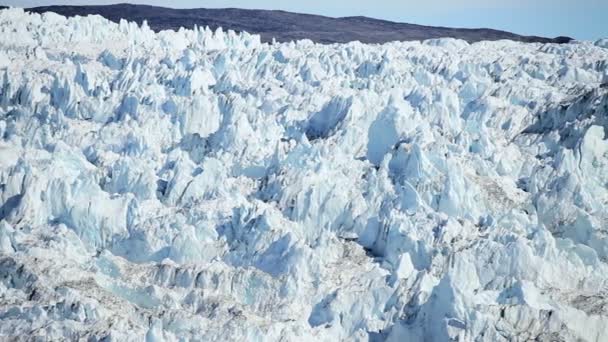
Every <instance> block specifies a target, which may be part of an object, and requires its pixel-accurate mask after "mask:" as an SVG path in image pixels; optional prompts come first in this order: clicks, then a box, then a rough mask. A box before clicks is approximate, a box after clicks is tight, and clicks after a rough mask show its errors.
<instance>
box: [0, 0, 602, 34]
mask: <svg viewBox="0 0 608 342" xmlns="http://www.w3.org/2000/svg"><path fill="white" fill-rule="evenodd" d="M116 2H130V3H146V4H151V5H159V6H167V7H176V8H193V7H240V8H260V9H282V10H287V11H294V12H303V13H313V14H322V15H328V16H334V17H335V16H350V15H365V16H369V17H375V18H382V19H388V20H394V21H400V22H409V23H415V24H423V25H437V26H450V27H489V28H495V29H502V30H507V31H511V32H515V33H520V34H527V35H541V36H552V37H553V36H558V35H566V36H571V37H574V38H577V39H591V40H595V39H598V38H606V37H608V0H509V1H506V0H500V1H498V0H485V1H483V0H423V1H420V0H374V1H370V0H300V1H297V0H296V1H293V0H292V1H279V0H209V1H194V0H176V1H166V0H165V1H162V0H148V1H146V0H141V1H128V0H122V1H121V0H118V1H116V0H115V1H103V0H98V1H95V0H93V1H62V0H55V1H52V0H50V1H49V0H13V1H11V0H9V1H2V0H0V4H3V5H9V6H20V7H30V6H44V5H50V4H71V5H72V4H110V3H116Z"/></svg>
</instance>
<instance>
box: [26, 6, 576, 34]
mask: <svg viewBox="0 0 608 342" xmlns="http://www.w3.org/2000/svg"><path fill="white" fill-rule="evenodd" d="M28 11H30V12H35V13H44V12H49V11H50V12H55V13H58V14H61V15H64V16H68V17H69V16H75V15H80V16H86V15H89V14H98V15H101V16H103V17H105V18H107V19H109V20H111V21H114V22H119V21H120V19H126V20H129V21H135V22H137V23H139V24H141V23H142V22H143V21H144V20H146V21H147V22H148V25H149V26H150V28H152V29H153V30H154V31H161V30H168V29H170V30H178V29H179V28H180V27H185V28H192V27H194V25H198V26H199V27H204V26H209V27H210V28H211V29H216V28H217V27H220V26H221V27H222V28H223V29H224V30H234V31H237V32H240V31H247V32H249V33H254V34H259V35H260V36H261V37H262V41H264V42H270V41H272V39H273V38H274V39H276V40H277V41H279V42H285V41H291V40H298V39H310V40H312V41H315V42H318V43H346V42H350V41H357V40H358V41H361V42H363V43H385V42H389V41H410V40H425V39H432V38H442V37H452V38H459V39H463V40H466V41H468V42H477V41H482V40H499V39H510V40H515V41H522V42H540V43H568V42H570V41H571V40H572V38H568V37H557V38H554V39H551V38H544V37H536V36H520V35H517V34H514V33H510V32H505V31H498V30H492V29H461V28H447V27H432V26H422V25H414V24H405V23H396V22H391V21H386V20H378V19H372V18H367V17H344V18H330V17H324V16H319V15H310V14H299V13H291V12H285V11H268V10H248V9H238V8H225V9H205V8H198V9H173V8H162V7H154V6H146V5H131V4H118V5H108V6H48V7H35V8H30V9H28Z"/></svg>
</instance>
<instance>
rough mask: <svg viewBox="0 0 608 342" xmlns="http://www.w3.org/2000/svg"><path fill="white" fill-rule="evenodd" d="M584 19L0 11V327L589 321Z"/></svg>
mask: <svg viewBox="0 0 608 342" xmlns="http://www.w3.org/2000/svg"><path fill="white" fill-rule="evenodd" d="M606 61H608V44H607V43H606V40H600V41H597V42H595V43H593V42H573V43H571V44H566V45H556V44H545V45H543V44H521V43H515V42H510V41H498V42H480V43H475V44H470V45H469V44H468V43H466V42H464V41H459V40H453V39H439V40H430V41H424V42H407V43H400V42H395V43H388V44H384V45H364V44H360V43H357V42H353V43H349V44H343V45H339V44H336V45H319V44H314V43H312V42H310V41H298V42H291V43H281V44H276V43H275V44H262V43H261V42H260V38H259V37H257V36H253V35H249V34H247V33H242V34H236V33H234V32H231V31H229V32H224V31H222V30H217V31H215V32H211V31H210V30H209V29H207V28H196V29H194V30H184V29H182V30H179V31H178V32H173V31H163V32H160V33H154V32H152V31H151V30H150V29H149V28H148V26H147V25H146V24H145V23H144V24H143V25H142V26H138V25H137V24H135V23H128V22H125V21H123V22H121V23H120V24H114V23H111V22H109V21H107V20H105V19H103V18H101V17H98V16H90V17H86V18H83V17H75V18H64V17H61V16H58V15H55V14H52V13H46V14H43V15H38V14H28V13H25V12H24V11H23V10H21V9H8V10H4V11H1V12H0V136H1V140H0V203H1V205H0V220H1V221H0V337H2V338H25V337H26V336H29V337H32V338H39V339H40V340H62V339H63V340H77V339H81V340H87V341H141V340H142V339H145V340H146V341H184V340H209V341H211V340H218V341H226V340H235V341H250V340H251V341H274V340H286V341H292V340H303V341H307V340H319V341H337V340H352V341H370V340H371V341H379V340H386V341H447V340H459V341H523V340H539V341H555V340H562V341H580V340H583V341H605V340H607V339H608V135H607V132H608V87H607V86H606V85H607V84H608V63H607V62H606Z"/></svg>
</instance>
